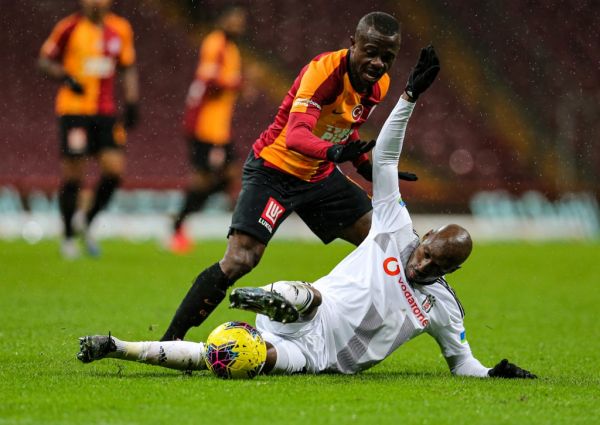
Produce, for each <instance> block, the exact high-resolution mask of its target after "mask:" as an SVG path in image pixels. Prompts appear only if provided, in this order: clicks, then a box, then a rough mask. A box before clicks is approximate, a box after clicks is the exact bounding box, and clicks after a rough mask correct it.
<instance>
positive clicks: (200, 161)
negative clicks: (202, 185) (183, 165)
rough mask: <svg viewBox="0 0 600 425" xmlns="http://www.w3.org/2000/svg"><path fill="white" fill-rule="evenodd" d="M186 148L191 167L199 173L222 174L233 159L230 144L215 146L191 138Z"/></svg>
mask: <svg viewBox="0 0 600 425" xmlns="http://www.w3.org/2000/svg"><path fill="white" fill-rule="evenodd" d="M188 146H189V153H190V162H191V164H192V167H193V168H194V170H196V171H199V172H206V173H210V174H211V175H215V174H222V173H223V172H224V170H225V167H226V166H227V165H228V164H230V163H231V162H232V161H233V158H234V155H233V147H232V146H231V144H224V145H215V144H212V143H208V142H204V141H202V140H198V139H195V138H191V139H189V140H188Z"/></svg>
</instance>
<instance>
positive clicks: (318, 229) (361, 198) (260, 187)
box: [229, 152, 372, 245]
mask: <svg viewBox="0 0 600 425" xmlns="http://www.w3.org/2000/svg"><path fill="white" fill-rule="evenodd" d="M371 209H372V206H371V199H370V198H369V196H368V195H367V193H366V192H365V191H364V190H363V189H362V188H361V187H360V186H358V185H357V184H356V183H354V182H352V181H351V180H350V179H348V177H346V176H345V175H344V174H342V172H341V171H339V170H338V169H337V168H336V169H335V171H334V172H333V173H331V175H329V176H328V177H327V178H325V179H323V180H321V181H318V182H315V183H309V182H306V181H304V180H300V179H298V178H296V177H294V176H291V175H289V174H286V173H283V172H281V171H278V170H275V169H273V168H270V167H265V166H264V161H263V160H262V159H261V158H257V159H256V158H254V153H253V152H250V156H249V157H248V159H247V160H246V164H245V165H244V173H243V176H242V191H241V192H240V195H239V197H238V200H237V204H236V205H235V210H234V211H233V217H232V220H231V228H230V230H229V234H230V235H231V232H232V231H233V230H239V231H241V232H244V233H247V234H249V235H251V236H253V237H255V238H256V239H258V240H259V241H260V242H262V243H264V244H265V245H266V244H267V243H268V242H269V240H270V239H271V238H272V237H273V235H274V234H275V232H276V231H277V228H278V227H279V225H280V224H281V223H282V222H283V221H284V220H285V219H286V218H287V217H288V216H289V215H290V214H291V213H292V212H293V211H295V212H296V214H298V216H300V218H301V219H302V221H304V222H305V223H306V225H307V226H308V227H309V228H310V230H311V231H312V232H313V233H314V234H315V235H317V236H318V237H319V239H321V240H322V241H323V242H324V243H329V242H331V241H332V240H334V239H335V238H337V237H338V235H339V233H340V230H342V229H344V228H346V227H348V226H350V225H352V224H354V223H355V222H356V221H357V220H358V219H359V218H361V217H362V216H363V215H365V214H366V213H367V212H369V211H371Z"/></svg>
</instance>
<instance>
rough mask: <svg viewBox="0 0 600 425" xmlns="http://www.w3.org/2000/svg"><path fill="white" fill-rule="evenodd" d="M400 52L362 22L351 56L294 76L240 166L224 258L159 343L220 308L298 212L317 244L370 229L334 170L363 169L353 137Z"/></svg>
mask: <svg viewBox="0 0 600 425" xmlns="http://www.w3.org/2000/svg"><path fill="white" fill-rule="evenodd" d="M399 49H400V25H399V23H398V21H397V20H396V19H395V18H394V17H393V16H391V15H388V14H387V13H383V12H372V13H369V14H367V15H365V16H363V17H362V18H361V19H360V21H359V23H358V26H357V28H356V32H355V35H354V36H353V37H350V48H348V49H342V50H338V51H336V52H329V53H324V54H321V55H319V56H317V57H316V58H314V59H313V60H312V61H311V62H310V63H309V64H308V65H306V66H305V67H304V68H303V69H302V70H301V71H300V74H299V75H298V77H297V78H296V80H295V81H294V83H293V85H292V87H291V88H290V90H289V91H288V94H287V95H286V97H285V98H284V100H283V102H282V104H281V105H280V107H279V111H278V113H277V116H276V117H275V120H274V122H273V123H272V124H271V125H270V126H269V128H268V129H267V130H266V131H265V132H263V133H262V134H261V135H260V137H259V138H258V140H256V142H255V143H254V145H253V148H252V151H251V152H250V155H249V156H248V159H247V161H246V164H245V166H244V171H243V177H242V191H241V193H240V196H239V198H238V201H237V204H236V207H235V210H234V213H233V218H232V223H231V227H230V231H229V235H228V244H227V250H226V252H225V255H224V257H223V259H222V260H221V261H219V262H217V263H215V264H213V265H212V266H210V267H209V268H207V269H206V270H204V271H203V272H202V273H200V274H199V275H198V277H197V278H196V280H195V282H194V284H193V285H192V287H191V288H190V290H189V292H188V294H187V295H186V297H185V298H184V299H183V301H182V303H181V305H180V306H179V308H178V309H177V312H176V313H175V316H174V318H173V320H172V322H171V325H170V326H169V328H168V329H167V331H166V333H165V334H164V336H163V338H162V339H163V340H173V339H182V338H183V337H184V336H185V334H186V332H187V331H188V330H189V328H190V327H192V326H198V325H199V324H200V323H202V321H203V320H204V319H205V318H206V317H207V316H208V314H210V312H211V311H212V310H213V309H214V308H215V306H216V305H218V304H219V303H220V302H221V300H222V299H223V297H224V296H225V292H226V290H227V288H228V287H229V286H231V285H232V284H233V283H234V282H235V281H236V280H237V279H239V278H240V277H241V276H243V275H245V274H246V273H248V272H250V271H251V270H252V269H253V268H254V267H255V266H256V265H257V264H258V262H259V261H260V258H261V257H262V255H263V253H264V250H265V248H266V246H267V243H268V242H269V240H270V239H271V237H272V236H273V234H274V233H275V231H276V230H277V228H278V226H279V225H280V224H281V223H282V222H283V221H284V220H285V219H286V218H287V217H288V216H289V215H290V214H291V213H292V212H296V213H297V214H298V215H299V216H300V218H301V219H302V220H303V221H304V222H305V223H306V224H307V225H308V227H309V228H310V229H311V231H312V232H313V233H315V234H316V235H317V236H318V237H319V238H320V239H321V240H322V241H323V242H325V243H328V242H330V241H332V240H333V239H335V238H342V239H344V240H346V241H348V242H350V243H353V244H355V245H359V244H360V243H361V242H362V241H363V240H364V238H365V237H366V236H367V234H368V232H369V228H370V227H371V210H372V207H371V201H370V199H369V197H368V196H367V194H366V193H365V192H364V191H363V190H362V189H361V188H360V187H358V186H357V185H356V184H354V183H353V182H351V181H350V180H349V179H348V178H347V177H346V176H344V175H343V174H342V173H341V172H340V170H339V168H338V167H337V166H336V164H337V163H340V162H345V161H351V162H353V164H354V165H355V166H356V167H357V170H358V171H359V172H361V171H362V172H363V173H365V175H367V176H368V173H366V172H365V170H367V171H370V170H371V164H370V162H369V159H368V156H367V152H368V151H369V150H370V149H371V148H372V147H373V143H370V142H363V141H360V138H359V134H358V129H359V128H360V126H361V125H362V124H363V123H364V122H365V121H366V120H367V118H368V117H369V114H370V113H371V112H372V110H373V108H374V107H375V106H376V105H377V104H379V103H380V102H381V101H382V100H383V98H384V97H385V95H386V93H387V91H388V88H389V85H390V78H389V76H388V74H387V73H388V71H389V69H390V68H391V66H392V64H393V63H394V60H395V59H396V55H397V54H398V51H399Z"/></svg>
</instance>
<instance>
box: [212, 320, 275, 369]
mask: <svg viewBox="0 0 600 425" xmlns="http://www.w3.org/2000/svg"><path fill="white" fill-rule="evenodd" d="M266 359H267V346H266V344H265V341H264V340H263V338H262V336H261V335H260V332H258V330H257V329H256V328H255V327H253V326H251V325H249V324H248V323H244V322H227V323H223V324H222V325H219V326H218V327H217V328H216V329H215V330H214V331H212V332H211V333H210V335H209V336H208V339H207V340H206V355H205V361H206V365H207V366H208V368H209V369H210V370H211V371H212V373H214V374H215V375H216V376H218V377H219V378H224V379H243V378H246V379H250V378H254V377H255V376H256V375H258V374H259V373H260V371H261V370H262V368H263V366H264V365H265V361H266Z"/></svg>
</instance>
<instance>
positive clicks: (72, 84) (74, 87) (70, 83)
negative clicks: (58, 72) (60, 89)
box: [63, 75, 85, 94]
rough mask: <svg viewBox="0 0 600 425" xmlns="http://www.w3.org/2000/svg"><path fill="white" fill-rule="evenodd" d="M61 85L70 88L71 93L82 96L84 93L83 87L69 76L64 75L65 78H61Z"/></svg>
mask: <svg viewBox="0 0 600 425" xmlns="http://www.w3.org/2000/svg"><path fill="white" fill-rule="evenodd" d="M63 84H65V85H66V86H67V87H68V88H70V89H71V91H72V92H73V93H77V94H83V93H84V92H85V90H84V89H83V86H82V85H81V84H80V83H79V81H77V80H76V79H75V78H73V77H71V76H70V75H65V77H64V78H63Z"/></svg>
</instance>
